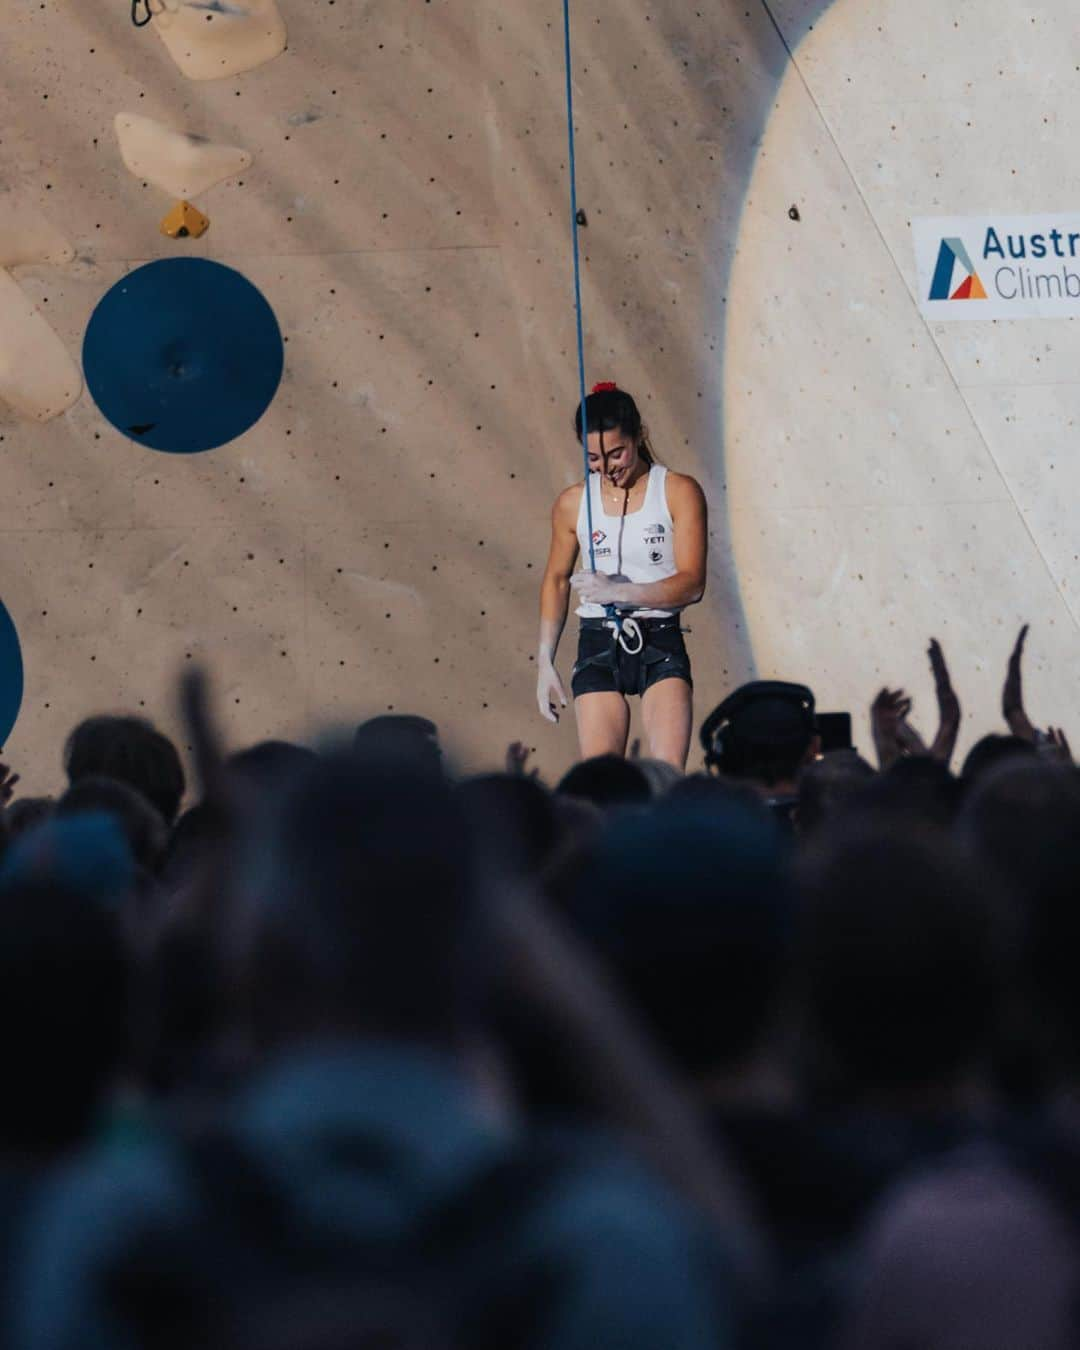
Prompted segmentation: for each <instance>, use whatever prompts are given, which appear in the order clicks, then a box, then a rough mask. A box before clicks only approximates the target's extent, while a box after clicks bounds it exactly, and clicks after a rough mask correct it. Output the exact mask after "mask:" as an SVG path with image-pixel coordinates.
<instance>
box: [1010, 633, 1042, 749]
mask: <svg viewBox="0 0 1080 1350" xmlns="http://www.w3.org/2000/svg"><path fill="white" fill-rule="evenodd" d="M1030 628H1031V625H1030V624H1024V626H1023V628H1021V629H1020V636H1019V637H1018V638H1017V639H1016V645H1015V646H1014V647H1013V649H1012V655H1011V656H1010V657H1009V666H1008V670H1007V672H1006V675H1005V688H1004V689H1003V690H1002V692H1001V711H1002V714H1003V716H1004V718H1005V723H1006V725H1007V726H1008V728H1009V730H1010V731H1011V732H1012V734H1013V735H1014V736H1018V737H1019V738H1020V740H1022V741H1031V742H1032V744H1034V743H1035V742H1036V741H1037V739H1038V737H1037V735H1036V731H1035V727H1034V726H1033V725H1032V723H1031V720H1030V718H1029V717H1028V715H1027V713H1026V712H1025V711H1024V685H1023V673H1022V669H1021V667H1022V664H1023V659H1024V643H1025V642H1026V641H1027V635H1028V632H1029V631H1030Z"/></svg>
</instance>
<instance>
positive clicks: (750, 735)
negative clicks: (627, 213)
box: [0, 628, 1080, 1350]
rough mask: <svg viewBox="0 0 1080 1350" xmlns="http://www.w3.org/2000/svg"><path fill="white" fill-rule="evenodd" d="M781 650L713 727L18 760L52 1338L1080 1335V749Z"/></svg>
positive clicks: (577, 1346) (859, 1348)
mask: <svg viewBox="0 0 1080 1350" xmlns="http://www.w3.org/2000/svg"><path fill="white" fill-rule="evenodd" d="M1026 637H1027V629H1026V628H1025V629H1024V630H1023V631H1022V632H1021V634H1020V637H1019V639H1018V640H1017V644H1016V647H1015V649H1014V651H1013V653H1012V656H1011V658H1010V660H1009V663H1008V668H1007V674H1006V679H1005V683H1004V688H1003V696H1002V715H1003V726H1002V727H1001V728H986V729H985V730H986V732H987V734H986V735H985V736H984V737H983V739H981V740H979V741H978V742H977V743H975V744H974V746H973V748H972V749H971V750H970V751H969V752H968V754H967V755H966V757H965V759H964V762H963V764H962V765H961V766H960V767H959V769H958V770H954V768H953V766H952V761H953V759H954V757H955V754H956V747H957V743H958V735H959V731H960V726H961V716H962V714H961V706H960V700H959V698H958V696H957V693H956V692H955V691H954V689H953V687H952V683H951V680H950V677H949V672H948V668H947V665H946V661H945V655H944V653H943V651H942V649H941V647H940V645H939V644H938V643H937V642H933V643H931V645H930V651H929V659H930V663H931V669H932V671H933V675H934V680H935V686H936V691H937V703H938V727H937V728H936V730H935V734H934V736H933V739H932V740H929V741H927V740H925V739H924V738H923V737H922V736H921V735H920V734H919V732H918V731H917V730H916V728H915V727H914V726H913V723H912V716H911V714H912V707H911V701H910V700H909V699H908V698H907V696H906V695H905V694H904V692H903V691H902V690H893V689H883V690H882V691H881V692H880V693H879V694H878V695H877V697H876V698H875V699H874V700H873V703H872V708H871V724H872V729H873V753H872V755H870V756H862V755H860V754H859V753H858V752H857V751H856V750H855V749H853V748H843V749H836V750H830V751H828V752H827V753H822V746H821V737H820V735H819V732H820V729H821V728H820V726H819V723H818V722H817V720H816V714H815V712H814V704H813V695H812V693H811V691H809V690H804V689H803V688H802V687H801V686H794V685H792V686H781V685H776V684H768V685H753V686H748V687H747V688H745V689H744V690H742V691H740V694H739V697H738V698H737V699H735V700H734V701H730V700H729V701H727V703H726V704H725V705H724V707H723V708H722V709H721V710H720V711H721V714H722V715H721V716H719V717H717V718H712V719H710V720H709V722H708V723H706V727H705V734H704V739H703V749H704V751H705V758H706V762H707V764H708V766H709V767H708V769H707V770H704V771H701V772H698V773H692V774H690V775H688V776H686V777H683V776H680V775H679V774H677V773H676V772H675V771H674V770H672V769H671V768H670V767H669V766H667V765H664V764H656V763H651V762H649V761H647V760H641V759H640V758H636V757H631V758H630V759H627V760H622V759H598V760H592V761H587V762H584V763H581V764H578V765H576V766H575V767H574V768H573V769H572V770H571V771H570V772H569V773H568V774H567V775H566V776H565V777H564V778H563V779H562V781H561V782H560V783H558V784H557V785H555V786H548V785H545V784H544V783H542V782H541V781H540V780H539V778H538V777H537V776H536V775H535V774H534V773H532V772H530V769H529V755H528V752H527V751H526V750H525V748H524V747H523V746H521V745H514V746H511V747H510V748H509V750H508V751H507V752H506V762H505V766H503V767H502V768H501V770H500V771H499V772H492V773H488V774H485V775H482V776H473V777H463V776H461V775H459V774H457V773H456V772H455V771H454V768H453V766H452V765H451V764H449V763H447V762H446V760H445V758H444V755H443V752H442V750H441V748H440V745H439V736H438V729H437V728H436V727H435V726H434V725H433V724H432V723H431V722H429V721H427V720H425V719H424V718H422V717H387V718H378V719H375V720H374V721H372V722H368V723H365V724H364V725H363V726H361V727H360V728H359V729H358V730H357V731H356V733H355V735H354V736H352V737H350V738H349V739H348V742H347V743H342V742H340V741H337V742H333V743H327V744H322V745H320V747H319V748H318V749H317V750H314V749H310V748H307V747H301V746H296V745H291V744H286V743H284V742H264V743H262V744H260V745H257V746H253V747H249V748H247V749H245V750H243V751H241V752H239V753H231V754H230V753H227V752H226V750H225V748H224V747H223V746H222V745H221V744H220V741H219V737H218V733H217V731H216V728H215V725H214V721H213V708H212V690H211V687H210V685H209V683H208V681H207V679H206V677H205V676H203V675H202V674H201V673H195V674H191V675H188V676H187V677H186V678H185V679H184V681H183V682H182V685H181V690H180V693H181V700H182V708H183V716H184V723H185V730H186V733H187V735H186V743H189V744H190V746H191V753H190V757H189V762H188V765H187V767H186V769H185V766H184V764H183V763H182V761H181V757H180V755H179V754H178V752H177V749H176V747H175V746H174V745H173V744H172V743H171V742H170V741H169V740H168V739H167V738H166V737H165V736H164V735H162V734H161V733H160V732H159V731H158V730H156V729H155V728H154V727H153V726H152V725H151V724H150V723H148V722H146V721H144V720H141V719H138V718H132V717H120V716H102V717H95V718H92V719H90V720H89V721H87V722H84V723H83V724H82V725H80V726H79V727H77V728H76V729H75V730H74V731H73V733H72V734H71V736H70V737H69V739H68V741H67V744H66V746H65V747H64V749H63V765H64V770H65V774H66V777H67V779H68V783H69V786H68V788H67V790H66V791H65V793H64V795H63V796H62V797H60V798H59V799H58V800H55V801H54V800H51V799H44V798H20V797H19V796H18V792H17V787H18V778H17V776H16V775H15V774H14V773H12V772H11V771H10V770H8V769H6V768H4V769H2V777H0V796H2V798H3V801H4V813H3V816H4V819H3V837H2V840H0V845H2V856H0V1006H2V1008H3V1016H2V1018H0V1027H2V1030H3V1036H4V1051H5V1054H4V1059H5V1064H6V1068H7V1073H6V1079H7V1081H6V1084H5V1086H6V1091H5V1094H4V1109H3V1111H0V1150H2V1154H0V1185H2V1186H3V1188H4V1194H5V1198H6V1204H5V1205H4V1207H3V1209H2V1211H0V1213H2V1216H3V1220H2V1225H0V1241H2V1242H3V1257H4V1259H3V1260H2V1262H0V1290H2V1294H0V1316H2V1318H3V1326H4V1340H5V1343H6V1344H7V1345H9V1346H12V1347H15V1348H16V1350H83V1348H84V1347H93V1350H141V1347H148V1348H152V1350H156V1348H157V1347H161V1350H173V1347H175V1350H180V1348H181V1347H183V1348H184V1350H190V1347H192V1346H199V1347H200V1350H487V1348H488V1347H490V1348H491V1350H495V1347H499V1348H500V1350H508V1348H509V1347H537V1350H597V1347H610V1348H611V1350H638V1347H640V1350H663V1348H666V1347H671V1350H711V1348H713V1347H717V1348H720V1350H728V1348H729V1347H730V1348H731V1350H736V1348H737V1347H747V1348H748V1350H756V1348H757V1347H760V1348H761V1350H774V1348H779V1347H800V1350H804V1348H806V1347H810V1348H811V1350H813V1348H815V1347H821V1348H822V1350H824V1348H825V1347H837V1350H864V1348H866V1350H869V1348H870V1347H880V1348H881V1350H911V1348H913V1347H918V1348H919V1350H933V1348H934V1347H941V1350H959V1348H960V1347H962V1348H963V1350H1026V1348H1029V1347H1030V1348H1031V1350H1036V1348H1037V1350H1056V1348H1057V1347H1061V1348H1062V1350H1065V1348H1066V1347H1075V1346H1077V1345H1080V1301H1078V1300H1077V1297H1076V1293H1077V1289H1078V1277H1080V1090H1078V1089H1080V983H1078V982H1077V979H1076V976H1075V973H1074V967H1075V961H1076V953H1077V943H1078V940H1080V907H1078V905H1077V884H1078V883H1077V878H1078V877H1080V774H1078V771H1077V769H1076V768H1075V767H1074V766H1073V763H1072V758H1071V753H1070V749H1069V745H1068V741H1067V739H1066V737H1065V735H1064V734H1063V733H1062V732H1061V731H1060V730H1059V729H1056V728H1047V729H1046V730H1040V729H1038V728H1037V727H1036V725H1035V724H1034V723H1033V722H1032V721H1031V720H1029V718H1028V715H1027V712H1026V711H1025V706H1024V699H1023V685H1022V658H1023V651H1024V643H1025V640H1026Z"/></svg>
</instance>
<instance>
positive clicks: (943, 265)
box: [930, 239, 986, 300]
mask: <svg viewBox="0 0 1080 1350" xmlns="http://www.w3.org/2000/svg"><path fill="white" fill-rule="evenodd" d="M957 265H959V266H960V267H961V268H962V269H963V271H964V273H965V277H964V280H963V281H961V282H960V284H959V286H957V288H956V290H955V291H954V290H953V280H954V276H955V273H956V268H957ZM930 299H931V300H985V299H986V290H985V289H984V287H983V284H982V282H981V281H980V280H979V274H978V272H976V271H975V267H974V264H973V263H972V261H971V258H970V257H969V256H968V251H967V249H966V248H965V247H964V241H963V240H962V239H943V240H942V241H941V250H940V252H939V253H938V260H937V267H936V268H935V269H934V280H933V283H932V284H931V287H930Z"/></svg>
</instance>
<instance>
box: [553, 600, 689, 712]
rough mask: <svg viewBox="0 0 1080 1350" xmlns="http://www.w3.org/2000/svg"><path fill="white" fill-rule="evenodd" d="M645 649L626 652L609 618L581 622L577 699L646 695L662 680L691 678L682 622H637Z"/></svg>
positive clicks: (573, 681) (575, 679) (573, 678)
mask: <svg viewBox="0 0 1080 1350" xmlns="http://www.w3.org/2000/svg"><path fill="white" fill-rule="evenodd" d="M637 622H638V623H639V624H640V625H641V635H642V637H643V638H644V646H643V647H642V649H641V651H640V652H639V653H638V654H637V655H636V656H631V655H630V654H629V653H628V652H625V651H623V649H622V647H621V646H620V645H619V639H618V637H617V636H616V635H615V633H614V632H613V631H612V630H611V628H610V627H609V626H608V621H607V620H606V619H582V620H581V634H580V636H579V638H578V659H577V661H576V663H575V665H574V673H573V675H572V676H571V685H570V687H571V689H572V690H573V693H574V697H575V698H580V697H581V695H582V694H643V693H644V692H645V690H646V689H651V688H652V687H653V685H654V684H659V683H660V681H661V680H685V681H686V683H687V684H688V685H690V686H691V688H692V687H693V684H694V681H693V680H692V679H691V677H690V657H689V655H688V653H687V650H686V643H685V642H684V641H683V634H682V625H681V623H680V621H679V619H678V618H677V617H676V618H671V619H638V620H637Z"/></svg>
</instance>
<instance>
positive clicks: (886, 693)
mask: <svg viewBox="0 0 1080 1350" xmlns="http://www.w3.org/2000/svg"><path fill="white" fill-rule="evenodd" d="M910 712H911V699H910V698H908V696H907V694H905V693H904V691H903V690H902V689H882V690H881V692H880V693H879V694H878V696H877V698H875V699H874V702H873V703H872V704H871V707H870V729H871V732H872V733H873V737H874V749H875V750H876V751H877V758H878V768H879V769H881V771H882V773H884V772H885V770H886V769H888V768H889V767H890V766H891V765H893V764H895V763H896V761H897V760H898V759H899V758H900V756H901V755H903V754H904V753H905V750H904V744H903V742H904V739H905V737H907V738H910V734H911V729H910V728H908V730H907V731H904V730H902V728H903V726H904V724H905V723H906V722H907V718H908V714H909V713H910ZM909 743H910V740H909Z"/></svg>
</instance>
